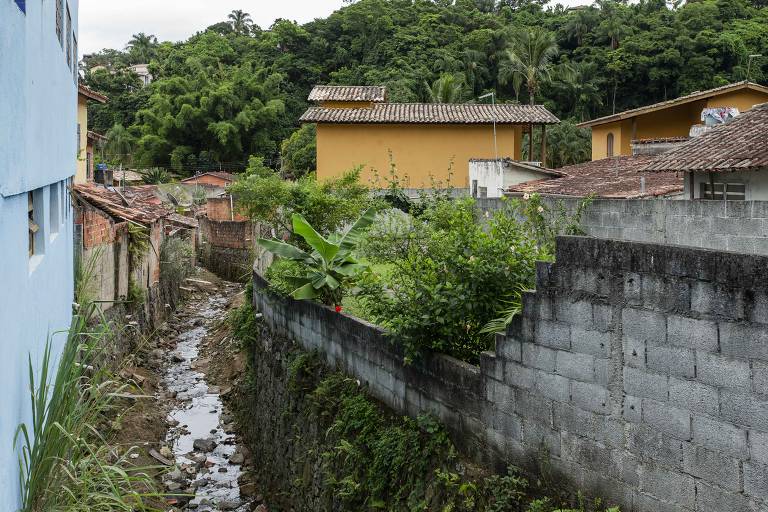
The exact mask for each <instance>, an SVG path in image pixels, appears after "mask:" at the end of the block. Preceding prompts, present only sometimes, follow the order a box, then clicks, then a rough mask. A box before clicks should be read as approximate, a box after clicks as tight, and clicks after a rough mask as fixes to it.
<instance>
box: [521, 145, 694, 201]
mask: <svg viewBox="0 0 768 512" xmlns="http://www.w3.org/2000/svg"><path fill="white" fill-rule="evenodd" d="M655 158H658V157H657V156H652V155H636V156H619V157H613V158H604V159H602V160H595V161H593V162H585V163H583V164H577V165H569V166H566V167H561V168H559V169H557V170H558V171H560V172H563V173H565V174H566V176H565V177H563V178H556V179H551V180H537V181H529V182H527V183H521V184H518V185H514V186H512V187H510V189H509V192H516V193H526V192H527V193H538V194H542V195H557V196H575V197H586V196H588V195H590V194H594V195H595V196H596V197H603V198H613V199H622V198H625V199H629V198H642V197H656V196H665V195H670V194H676V193H680V192H682V190H683V178H681V177H678V176H676V175H674V174H657V173H648V172H645V173H641V172H638V171H639V170H640V169H642V168H643V166H645V165H646V164H647V163H648V162H649V161H652V160H653V159H655ZM641 178H645V189H644V190H642V187H641V180H640V179H641Z"/></svg>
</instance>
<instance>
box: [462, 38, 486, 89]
mask: <svg viewBox="0 0 768 512" xmlns="http://www.w3.org/2000/svg"><path fill="white" fill-rule="evenodd" d="M485 58H486V57H485V53H483V52H481V51H478V50H472V49H469V48H468V49H466V50H464V51H463V52H462V54H461V61H462V63H463V64H464V76H465V77H466V81H467V86H468V87H469V89H470V91H471V93H472V95H473V96H474V95H475V93H476V92H477V89H478V87H477V85H478V83H479V82H482V80H483V79H484V78H487V76H488V68H487V67H486V65H485Z"/></svg>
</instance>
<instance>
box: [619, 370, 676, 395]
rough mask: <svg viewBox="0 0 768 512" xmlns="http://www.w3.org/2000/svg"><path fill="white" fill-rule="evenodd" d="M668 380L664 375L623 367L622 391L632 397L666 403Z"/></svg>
mask: <svg viewBox="0 0 768 512" xmlns="http://www.w3.org/2000/svg"><path fill="white" fill-rule="evenodd" d="M668 380H669V379H668V378H667V376H666V375H660V374H657V373H649V372H647V371H645V370H641V369H638V368H631V367H624V391H625V392H626V393H628V394H630V395H633V396H639V397H642V398H653V399H654V400H657V401H661V402H666V401H667V399H668V398H669V383H668Z"/></svg>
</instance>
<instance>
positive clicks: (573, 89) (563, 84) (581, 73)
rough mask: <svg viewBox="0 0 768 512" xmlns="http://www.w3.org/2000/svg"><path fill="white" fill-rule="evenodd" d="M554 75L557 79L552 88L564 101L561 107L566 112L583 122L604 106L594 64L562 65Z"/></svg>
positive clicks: (556, 69)
mask: <svg viewBox="0 0 768 512" xmlns="http://www.w3.org/2000/svg"><path fill="white" fill-rule="evenodd" d="M553 74H554V75H555V79H554V80H552V84H551V88H552V90H553V91H555V92H556V93H558V95H557V96H556V97H557V98H558V99H560V98H562V99H563V100H564V101H563V102H562V103H563V104H562V105H561V109H562V110H563V111H564V112H569V113H570V115H572V116H575V117H576V118H578V119H579V120H580V121H582V122H583V121H586V120H588V119H590V118H591V116H592V113H593V112H596V111H597V109H599V108H600V107H601V106H602V105H603V98H602V95H601V93H600V88H599V87H598V82H597V80H596V79H595V74H596V66H595V65H594V64H591V63H590V64H585V63H583V62H582V63H576V64H560V65H558V66H557V67H556V68H555V69H554V70H553Z"/></svg>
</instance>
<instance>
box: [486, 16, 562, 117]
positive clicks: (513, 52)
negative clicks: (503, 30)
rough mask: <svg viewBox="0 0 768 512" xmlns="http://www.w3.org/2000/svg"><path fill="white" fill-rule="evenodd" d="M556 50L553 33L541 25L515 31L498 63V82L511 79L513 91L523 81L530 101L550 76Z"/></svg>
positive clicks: (509, 81)
mask: <svg viewBox="0 0 768 512" xmlns="http://www.w3.org/2000/svg"><path fill="white" fill-rule="evenodd" d="M557 53H558V48H557V43H556V42H555V35H554V34H553V33H552V32H548V31H546V30H542V29H540V28H525V29H522V30H519V31H517V32H514V33H513V34H512V39H511V41H510V44H509V48H507V51H506V57H507V58H506V59H505V60H504V61H503V62H502V63H501V65H500V66H499V83H500V84H502V85H504V84H507V83H512V85H513V86H515V93H516V94H517V93H519V87H520V86H521V85H523V84H524V85H525V87H526V88H527V89H528V97H529V100H530V103H531V105H533V104H535V102H536V93H537V92H538V91H539V89H540V88H541V84H542V82H547V81H549V79H550V71H551V69H552V60H553V59H554V58H555V56H556V55H557Z"/></svg>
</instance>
